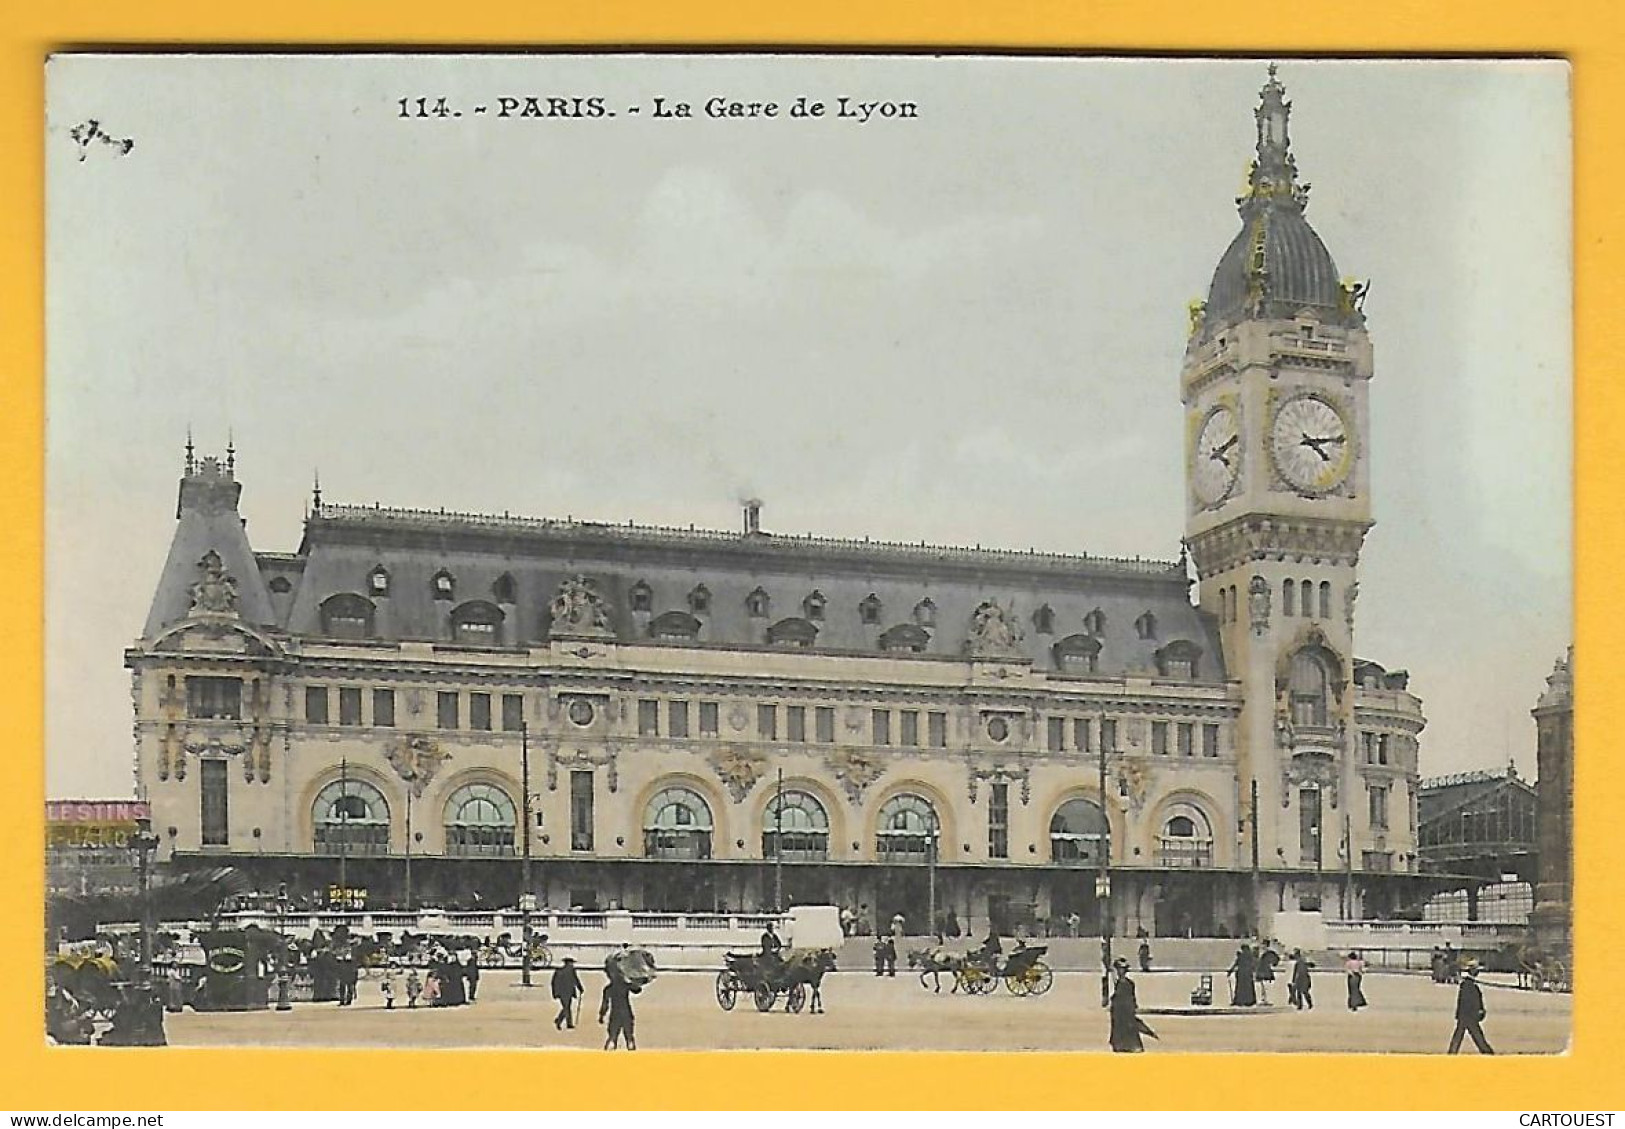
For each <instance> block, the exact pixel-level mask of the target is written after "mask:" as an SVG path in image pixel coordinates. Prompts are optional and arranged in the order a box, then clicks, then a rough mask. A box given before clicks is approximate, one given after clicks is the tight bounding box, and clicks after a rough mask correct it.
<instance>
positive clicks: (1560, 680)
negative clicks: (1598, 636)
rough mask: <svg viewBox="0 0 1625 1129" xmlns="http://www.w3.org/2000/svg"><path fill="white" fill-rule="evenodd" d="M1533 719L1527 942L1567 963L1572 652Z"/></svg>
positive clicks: (1570, 885)
mask: <svg viewBox="0 0 1625 1129" xmlns="http://www.w3.org/2000/svg"><path fill="white" fill-rule="evenodd" d="M1531 712H1532V713H1533V715H1534V718H1535V737H1536V742H1537V744H1536V750H1537V754H1536V755H1537V763H1538V766H1539V767H1538V769H1537V771H1538V772H1539V781H1540V807H1539V811H1538V817H1539V818H1538V826H1539V834H1540V852H1539V853H1540V868H1539V875H1540V878H1539V882H1538V883H1537V884H1536V886H1535V909H1534V912H1533V913H1531V914H1530V915H1529V930H1530V934H1531V939H1532V940H1533V941H1534V943H1535V944H1536V945H1537V946H1539V947H1540V948H1542V949H1546V950H1549V951H1551V952H1554V953H1556V954H1557V955H1558V956H1560V957H1561V958H1562V959H1564V960H1567V959H1568V958H1569V955H1570V954H1571V953H1572V952H1573V946H1574V932H1573V931H1574V876H1573V869H1572V868H1573V863H1574V857H1573V856H1574V648H1572V647H1570V648H1569V653H1568V654H1567V655H1566V656H1564V657H1563V658H1561V659H1558V660H1557V664H1556V665H1555V666H1554V667H1553V668H1552V673H1551V674H1550V675H1549V676H1548V677H1547V679H1546V692H1545V693H1544V694H1542V695H1541V696H1540V701H1539V702H1538V703H1536V705H1535V708H1534V710H1533V711H1531Z"/></svg>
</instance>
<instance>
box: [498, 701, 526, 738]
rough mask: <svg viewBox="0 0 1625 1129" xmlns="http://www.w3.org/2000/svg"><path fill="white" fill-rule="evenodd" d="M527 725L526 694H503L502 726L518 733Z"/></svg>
mask: <svg viewBox="0 0 1625 1129" xmlns="http://www.w3.org/2000/svg"><path fill="white" fill-rule="evenodd" d="M524 727H525V696H524V695H523V694H504V695H502V728H503V729H505V730H507V731H508V732H509V733H517V732H519V730H521V729H523V728H524Z"/></svg>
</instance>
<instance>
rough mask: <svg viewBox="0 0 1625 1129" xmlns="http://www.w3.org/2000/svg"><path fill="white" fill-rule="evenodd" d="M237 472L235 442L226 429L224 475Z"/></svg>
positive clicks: (228, 429) (229, 430)
mask: <svg viewBox="0 0 1625 1129" xmlns="http://www.w3.org/2000/svg"><path fill="white" fill-rule="evenodd" d="M236 471H237V440H236V438H235V437H234V436H233V435H232V432H231V429H230V428H227V429H226V474H227V475H234V474H235V473H236Z"/></svg>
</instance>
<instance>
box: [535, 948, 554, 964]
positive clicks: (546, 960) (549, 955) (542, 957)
mask: <svg viewBox="0 0 1625 1129" xmlns="http://www.w3.org/2000/svg"><path fill="white" fill-rule="evenodd" d="M530 963H531V964H532V965H534V966H535V967H537V968H551V967H552V965H553V950H552V949H550V948H548V947H547V946H546V945H533V946H531V950H530Z"/></svg>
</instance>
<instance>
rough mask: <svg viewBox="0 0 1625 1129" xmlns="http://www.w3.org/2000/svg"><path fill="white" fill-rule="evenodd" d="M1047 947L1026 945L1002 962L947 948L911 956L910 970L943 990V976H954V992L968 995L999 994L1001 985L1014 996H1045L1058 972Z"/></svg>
mask: <svg viewBox="0 0 1625 1129" xmlns="http://www.w3.org/2000/svg"><path fill="white" fill-rule="evenodd" d="M1047 952H1049V946H1047V945H1023V946H1021V947H1020V948H1017V949H1016V950H1015V951H1014V952H1012V953H1011V954H1010V957H1009V959H1008V960H1005V961H1004V962H1003V963H1000V961H999V959H998V957H997V956H990V955H985V954H983V953H980V952H975V953H968V954H965V955H963V956H961V955H957V954H954V953H950V952H948V951H947V950H946V949H925V950H920V951H917V952H913V953H910V954H909V956H908V963H909V967H911V968H918V969H919V970H920V985H921V986H922V987H931V988H933V989H934V990H936V991H941V990H942V986H941V975H942V973H944V972H947V973H950V974H952V976H953V978H954V987H953V990H954V991H956V992H957V991H960V990H963V991H964V992H965V994H966V995H970V996H985V995H987V994H989V993H990V992H993V991H995V990H996V989H997V988H998V986H999V984H1000V983H1003V984H1004V986H1005V987H1006V988H1007V989H1009V991H1010V994H1011V995H1012V996H1042V995H1043V994H1044V993H1045V992H1047V991H1049V990H1050V988H1051V987H1052V986H1053V985H1054V983H1055V973H1054V972H1053V971H1052V970H1051V969H1050V966H1049V965H1048V964H1045V963H1044V959H1043V958H1044V954H1046V953H1047Z"/></svg>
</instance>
